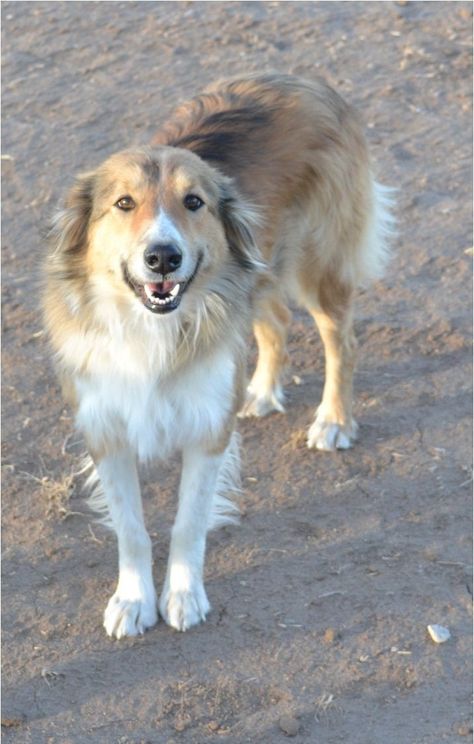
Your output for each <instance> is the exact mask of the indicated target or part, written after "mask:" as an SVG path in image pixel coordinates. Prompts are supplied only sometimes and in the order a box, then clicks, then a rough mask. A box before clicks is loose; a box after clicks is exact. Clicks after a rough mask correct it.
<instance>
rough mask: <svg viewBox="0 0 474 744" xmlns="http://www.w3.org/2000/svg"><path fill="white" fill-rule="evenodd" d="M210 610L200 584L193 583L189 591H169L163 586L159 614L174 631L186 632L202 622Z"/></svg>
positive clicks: (167, 587)
mask: <svg viewBox="0 0 474 744" xmlns="http://www.w3.org/2000/svg"><path fill="white" fill-rule="evenodd" d="M210 609H211V606H210V604H209V602H208V599H207V596H206V591H205V589H204V586H203V584H202V583H201V582H197V581H196V582H195V583H194V584H193V585H192V586H191V587H190V588H189V589H182V590H179V591H171V589H170V588H169V586H165V588H164V589H163V593H162V595H161V600H160V614H161V616H162V618H163V619H164V621H165V622H166V623H167V624H168V625H171V627H172V628H175V629H176V630H181V631H184V630H187V629H188V628H191V627H192V626H193V625H197V624H198V623H201V622H204V621H205V619H206V615H207V613H208V612H209V610H210Z"/></svg>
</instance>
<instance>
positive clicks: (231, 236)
mask: <svg viewBox="0 0 474 744" xmlns="http://www.w3.org/2000/svg"><path fill="white" fill-rule="evenodd" d="M219 212H220V217H221V220H222V224H223V225H224V230H225V234H226V237H227V242H228V245H229V250H230V251H231V252H232V254H233V255H234V256H235V258H236V259H237V261H238V263H239V264H240V265H241V266H242V267H243V268H244V269H247V270H249V271H264V270H265V264H264V261H263V258H262V256H261V254H260V250H259V248H258V246H257V244H256V242H255V236H254V231H255V229H256V228H257V227H261V226H262V219H261V217H260V215H259V213H258V210H257V209H256V208H255V207H253V206H252V205H250V204H248V203H247V202H246V201H245V200H244V199H243V198H242V197H241V196H240V194H239V192H238V191H237V188H236V187H235V185H234V183H233V182H232V180H231V179H229V178H225V179H223V180H222V181H221V184H220V200H219Z"/></svg>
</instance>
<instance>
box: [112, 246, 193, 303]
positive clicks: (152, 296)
mask: <svg viewBox="0 0 474 744" xmlns="http://www.w3.org/2000/svg"><path fill="white" fill-rule="evenodd" d="M202 258H203V255H202V253H200V254H199V257H198V260H197V262H196V266H195V268H194V271H193V273H192V274H191V276H190V277H189V279H182V280H181V281H179V282H177V281H174V280H173V279H163V281H161V282H146V283H145V284H141V283H139V282H137V280H136V279H134V278H133V277H132V276H131V274H130V272H129V271H128V268H127V264H126V263H125V262H124V263H123V264H122V272H123V278H124V281H125V283H126V284H128V286H129V287H130V289H131V290H132V291H133V292H134V293H135V294H136V296H137V297H138V298H139V299H140V300H141V301H142V303H143V305H144V306H145V307H146V308H147V309H148V310H151V312H152V313H159V314H164V313H170V312H172V311H173V310H176V308H177V307H178V306H179V304H180V302H181V299H182V297H183V295H184V293H185V292H186V290H187V289H188V287H189V285H190V284H191V282H192V281H193V279H194V278H195V276H196V274H197V273H198V271H199V267H200V265H201V262H202Z"/></svg>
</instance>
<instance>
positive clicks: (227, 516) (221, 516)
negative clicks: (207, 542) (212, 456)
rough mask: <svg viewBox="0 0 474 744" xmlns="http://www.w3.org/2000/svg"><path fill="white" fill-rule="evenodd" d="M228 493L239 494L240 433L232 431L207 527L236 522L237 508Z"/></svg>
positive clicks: (213, 527) (214, 527) (237, 517)
mask: <svg viewBox="0 0 474 744" xmlns="http://www.w3.org/2000/svg"><path fill="white" fill-rule="evenodd" d="M229 493H234V494H240V493H241V483H240V434H238V433H237V432H234V433H233V434H232V437H231V440H230V442H229V445H228V447H227V450H226V453H225V458H224V461H223V463H222V465H221V469H220V471H219V476H218V479H217V486H216V492H215V495H214V501H213V504H212V512H211V518H210V521H209V529H210V530H214V529H216V528H218V527H222V526H223V525H225V524H238V522H239V508H238V506H236V504H234V502H233V501H231V500H230V498H228V494H229Z"/></svg>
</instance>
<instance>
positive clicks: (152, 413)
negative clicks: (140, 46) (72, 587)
mask: <svg viewBox="0 0 474 744" xmlns="http://www.w3.org/2000/svg"><path fill="white" fill-rule="evenodd" d="M390 225H391V218H390V215H389V213H388V211H387V198H386V193H385V191H384V189H382V188H381V187H380V186H378V185H377V184H376V183H375V181H374V179H373V176H372V172H371V166H370V161H369V156H368V153H367V147H366V143H365V140H364V136H363V133H362V129H361V126H360V124H359V122H358V119H357V117H356V115H355V114H354V112H353V110H352V109H351V108H350V107H349V106H348V105H347V104H346V103H344V101H343V100H342V99H341V98H340V97H339V96H338V95H337V94H336V93H335V92H334V91H333V90H332V89H331V88H329V87H328V86H327V85H325V84H324V83H322V82H308V81H304V80H301V79H298V78H295V77H291V76H285V75H266V76H250V77H246V78H244V79H236V80H231V81H228V82H224V83H219V84H217V85H215V86H213V87H211V88H209V89H208V90H207V91H206V92H205V93H204V94H203V95H201V96H199V97H197V98H195V99H193V100H192V101H190V102H189V103H187V104H184V105H183V106H182V107H180V108H179V109H178V110H177V111H176V112H175V114H174V116H173V117H172V118H171V120H170V121H169V123H168V124H167V125H166V126H165V127H164V128H163V129H162V130H161V131H160V133H159V134H158V136H157V137H156V140H155V141H154V143H153V146H152V147H151V148H149V149H139V150H127V151H124V152H119V153H118V154H116V155H113V156H112V157H110V158H108V160H106V161H105V162H104V163H103V164H102V165H100V166H99V167H98V168H97V169H96V170H94V171H92V172H90V173H87V174H85V175H82V176H80V177H79V178H78V179H77V181H76V183H75V185H74V187H73V188H72V190H71V191H70V193H69V195H68V196H67V199H66V203H65V207H64V209H63V210H62V211H61V212H60V213H59V215H58V216H57V218H56V220H55V223H54V226H53V228H52V231H51V248H50V251H49V255H48V258H47V262H46V289H45V296H44V306H45V317H46V326H47V328H48V331H49V334H50V337H51V340H52V345H53V348H54V351H55V358H56V363H57V369H58V373H59V377H60V381H61V384H62V387H63V391H64V395H65V398H66V401H67V402H68V403H69V404H70V405H71V406H72V407H73V409H74V411H75V416H76V422H77V426H78V428H79V429H80V430H81V431H82V432H83V434H84V436H85V439H86V442H87V447H88V450H89V453H90V455H91V457H92V460H93V462H94V464H95V469H96V470H95V472H96V475H97V476H98V480H99V482H100V486H99V487H98V488H96V492H95V497H93V502H94V504H95V506H96V507H97V506H98V507H102V508H103V509H105V510H106V512H107V515H108V518H109V521H110V524H111V525H112V527H113V529H114V530H115V532H116V534H117V539H118V550H119V578H118V586H117V589H116V591H115V593H114V594H113V596H112V597H111V599H110V601H109V603H108V605H107V608H106V610H105V616H104V625H105V629H106V631H107V633H108V634H109V635H111V636H116V637H117V638H120V637H122V636H127V635H135V634H137V633H142V632H143V631H144V630H145V629H146V628H149V627H151V626H152V625H154V624H155V623H156V621H157V619H158V612H157V598H156V593H155V588H154V584H153V578H152V551H151V542H150V538H149V536H148V534H147V531H146V529H145V525H144V521H143V512H142V504H141V496H140V489H139V481H138V475H137V461H146V460H150V459H151V458H156V457H158V458H166V457H168V456H169V455H170V453H172V452H174V451H180V452H181V453H182V462H183V466H182V476H181V484H180V489H179V506H178V512H177V516H176V521H175V523H174V526H173V529H172V537H171V545H170V554H169V563H168V570H167V575H166V580H165V585H164V588H163V591H162V594H161V600H160V602H159V609H160V613H161V615H162V617H163V618H164V619H165V620H166V622H167V623H169V624H170V625H171V626H173V627H174V628H176V629H178V630H186V629H187V628H189V627H191V626H192V625H194V624H196V623H198V622H200V621H202V620H204V619H205V617H206V614H207V613H208V611H209V603H208V600H207V597H206V592H205V589H204V585H203V564H204V554H205V545H206V533H207V531H208V530H209V529H210V528H211V527H213V526H215V525H216V524H218V523H222V522H224V521H225V520H226V519H229V518H230V519H232V511H233V509H232V505H231V502H229V501H226V499H225V498H224V492H225V490H226V489H228V488H229V486H231V485H232V481H235V475H236V472H235V471H236V468H237V456H238V452H237V447H236V440H235V436H234V434H233V432H234V425H235V419H236V416H237V414H238V412H239V411H241V412H242V414H243V415H256V416H261V415H264V414H267V413H269V412H270V411H274V410H277V411H282V410H283V393H282V387H281V374H282V369H283V368H284V365H285V363H286V361H287V354H286V351H285V340H286V334H287V330H288V325H289V321H290V313H289V311H288V307H287V302H288V300H289V299H291V300H293V301H295V302H297V303H298V304H299V305H302V306H304V307H306V308H307V309H308V311H309V312H310V313H311V315H312V316H313V318H314V320H315V321H316V324H317V326H318V329H319V331H320V334H321V337H322V340H323V344H324V349H325V357H326V379H325V385H324V393H323V398H322V402H321V404H320V406H319V408H318V409H317V411H316V416H315V419H314V421H313V423H312V425H311V426H310V428H309V433H308V446H309V447H310V448H316V449H321V450H334V449H336V448H341V449H345V448H347V447H349V446H350V445H351V442H352V440H353V439H354V437H355V434H356V424H355V422H354V420H353V418H352V376H353V369H354V355H355V341H354V336H353V331H352V313H353V299H354V293H355V290H356V288H357V286H358V285H359V284H360V283H362V282H366V281H367V280H368V279H370V278H372V277H376V276H378V275H379V274H380V272H381V269H382V267H383V264H384V259H385V257H386V237H387V233H388V232H389V229H390ZM252 323H253V328H254V332H255V337H256V340H257V344H258V353H259V356H258V364H257V367H256V370H255V373H254V375H253V377H252V380H251V382H250V384H249V386H248V388H247V395H246V397H245V380H244V375H245V348H246V345H247V344H248V331H249V328H250V327H251V324H252ZM234 511H235V509H234ZM234 517H235V515H234Z"/></svg>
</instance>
